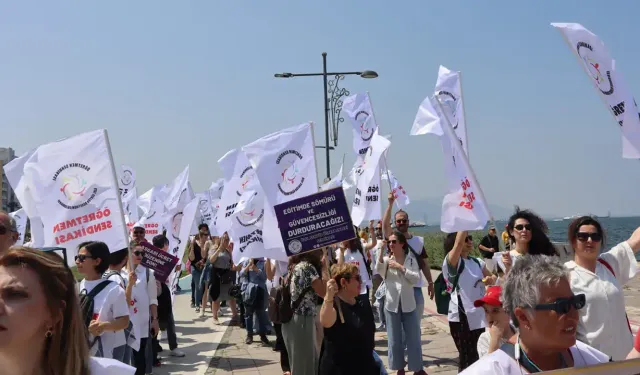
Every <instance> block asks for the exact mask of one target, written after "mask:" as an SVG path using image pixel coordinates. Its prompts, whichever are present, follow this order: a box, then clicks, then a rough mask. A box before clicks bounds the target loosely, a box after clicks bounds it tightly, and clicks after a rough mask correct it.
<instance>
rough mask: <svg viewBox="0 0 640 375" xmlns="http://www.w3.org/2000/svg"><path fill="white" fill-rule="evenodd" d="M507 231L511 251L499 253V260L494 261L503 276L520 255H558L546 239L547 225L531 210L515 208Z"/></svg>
mask: <svg viewBox="0 0 640 375" xmlns="http://www.w3.org/2000/svg"><path fill="white" fill-rule="evenodd" d="M507 230H508V232H509V236H510V237H511V241H512V242H513V246H512V249H511V250H510V251H508V252H507V251H506V252H503V253H501V258H500V259H496V260H497V261H498V264H500V267H501V268H502V270H503V271H504V273H505V274H508V273H509V270H510V269H511V267H513V265H514V264H515V262H516V261H517V260H518V257H520V256H522V255H525V254H531V255H558V253H557V252H556V249H555V247H554V246H553V243H551V240H550V239H549V237H547V232H548V227H547V223H545V222H544V220H543V219H542V218H541V217H540V216H538V215H536V214H535V213H533V211H531V210H520V208H519V207H516V212H515V213H514V214H513V215H511V217H510V218H509V222H508V224H507ZM494 259H495V258H494Z"/></svg>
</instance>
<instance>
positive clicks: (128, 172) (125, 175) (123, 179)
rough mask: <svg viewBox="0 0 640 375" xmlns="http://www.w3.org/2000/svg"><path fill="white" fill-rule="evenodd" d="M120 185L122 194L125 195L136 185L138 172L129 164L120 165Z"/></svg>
mask: <svg viewBox="0 0 640 375" xmlns="http://www.w3.org/2000/svg"><path fill="white" fill-rule="evenodd" d="M118 186H119V188H120V195H121V196H122V197H124V196H125V195H127V194H128V193H129V191H130V190H133V189H134V188H135V187H136V172H135V171H134V170H133V168H131V167H130V166H128V165H123V166H121V167H120V174H119V175H118Z"/></svg>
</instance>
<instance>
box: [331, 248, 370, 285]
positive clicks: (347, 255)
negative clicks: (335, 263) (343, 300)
mask: <svg viewBox="0 0 640 375" xmlns="http://www.w3.org/2000/svg"><path fill="white" fill-rule="evenodd" d="M340 251H341V250H340V249H338V250H336V257H338V256H339V254H340V253H339V252H340ZM338 259H339V258H338ZM344 262H345V263H352V264H355V265H356V266H358V271H359V272H360V277H361V278H362V285H360V294H367V287H369V288H372V287H373V283H372V282H371V278H370V277H369V272H367V266H366V265H365V263H364V262H365V260H364V257H363V256H362V254H360V252H359V251H358V250H351V249H347V250H345V251H344Z"/></svg>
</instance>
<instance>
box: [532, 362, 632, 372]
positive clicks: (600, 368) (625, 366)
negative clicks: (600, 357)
mask: <svg viewBox="0 0 640 375" xmlns="http://www.w3.org/2000/svg"><path fill="white" fill-rule="evenodd" d="M639 373H640V359H630V360H626V361H620V362H609V363H601V364H599V365H593V366H587V367H578V368H565V369H561V370H553V371H545V372H541V373H540V374H544V375H637V374H639Z"/></svg>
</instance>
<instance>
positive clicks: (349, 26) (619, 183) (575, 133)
mask: <svg viewBox="0 0 640 375" xmlns="http://www.w3.org/2000/svg"><path fill="white" fill-rule="evenodd" d="M2 8H3V9H2V12H0V47H1V49H2V61H1V62H0V66H1V67H2V69H1V70H0V77H1V78H0V82H2V84H0V101H1V102H2V103H3V105H2V108H3V110H2V111H0V130H1V133H0V134H2V136H1V139H0V145H1V146H11V147H13V148H14V149H16V151H17V152H18V153H23V152H25V151H27V150H28V149H30V148H33V147H35V146H37V145H39V144H42V143H46V142H49V141H53V140H56V139H59V138H62V137H66V136H70V135H74V134H78V133H81V132H84V131H88V130H92V129H97V128H107V129H108V130H109V134H110V138H111V145H112V149H113V152H114V157H115V161H116V163H118V164H129V165H131V166H133V167H134V168H136V170H137V174H138V184H139V188H140V189H141V190H139V192H140V193H142V192H143V191H144V190H146V189H148V188H150V187H151V186H152V185H153V184H157V183H165V182H169V181H170V180H171V179H172V178H173V177H174V176H175V175H177V174H178V173H179V172H180V171H181V170H182V168H183V167H184V165H185V164H190V165H191V181H192V183H193V185H194V188H195V189H196V190H204V189H205V188H206V187H208V186H209V184H210V183H211V181H213V180H214V179H216V178H218V177H221V173H220V170H219V168H218V166H217V160H218V158H220V157H221V156H222V155H223V154H224V153H225V152H226V151H227V150H229V149H230V148H232V147H240V146H242V145H244V144H246V143H249V142H251V141H252V140H254V139H256V138H259V137H260V136H263V135H266V134H268V133H271V132H274V131H277V130H279V129H281V128H285V127H289V126H293V125H297V124H299V123H302V122H305V121H308V120H313V121H315V122H317V124H318V127H317V130H316V139H317V140H318V144H321V140H323V139H324V133H323V129H322V125H323V121H324V120H323V118H324V117H323V104H322V103H323V102H322V100H323V97H322V95H323V94H322V79H321V78H296V79H275V78H273V74H274V73H277V72H282V71H288V72H317V71H321V69H322V58H321V53H322V52H323V51H326V52H327V53H328V65H329V70H334V71H335V70H363V69H373V70H376V71H377V72H378V73H379V75H380V77H379V78H378V79H375V80H364V79H361V78H359V77H353V76H352V77H348V78H347V79H346V80H345V81H343V85H344V86H345V87H347V88H348V89H349V90H351V92H352V93H356V92H361V91H369V92H370V94H371V98H372V102H373V104H374V108H375V113H376V117H377V122H378V124H379V125H380V127H381V129H382V131H381V132H382V133H384V134H391V135H392V136H393V144H392V151H391V155H390V160H389V164H390V168H391V169H393V170H394V173H395V174H396V176H397V177H398V178H399V179H400V181H401V182H402V183H403V184H404V185H405V187H406V189H407V191H408V193H409V195H410V196H411V197H412V198H414V199H418V198H438V199H440V198H441V197H442V195H443V194H444V189H445V181H444V173H443V165H442V151H441V149H440V145H439V142H438V141H437V139H435V138H433V137H430V136H421V137H410V136H409V135H408V134H409V129H410V128H411V124H412V122H413V119H414V117H415V114H416V111H417V108H418V105H419V104H420V102H421V101H422V100H423V99H424V97H426V96H427V95H428V94H430V93H431V92H432V90H433V86H434V84H435V80H436V76H437V71H438V66H439V65H440V64H442V65H445V66H447V67H448V68H450V69H452V70H459V71H462V74H463V76H462V77H463V78H462V79H463V90H464V99H465V105H466V117H467V127H468V136H469V153H470V159H471V163H472V165H473V167H474V169H475V171H476V175H477V177H478V179H479V181H480V184H481V185H482V187H483V190H484V192H485V196H486V197H487V199H488V200H489V201H490V203H493V204H498V205H501V206H505V207H510V206H511V205H513V204H519V205H521V206H523V207H530V208H533V209H534V210H536V211H539V212H541V213H545V214H557V215H569V214H574V213H588V212H591V213H595V214H604V213H606V211H607V210H611V211H612V213H613V214H614V215H616V214H619V215H630V214H638V213H640V208H639V207H637V205H636V204H635V202H636V201H637V199H636V195H635V194H636V191H637V186H638V184H639V183H640V163H639V162H638V161H635V160H625V159H622V157H621V141H620V131H619V130H618V129H617V127H616V125H615V123H614V121H613V119H612V118H611V116H610V115H609V113H608V112H607V110H606V109H605V107H604V106H603V104H602V103H601V101H600V99H599V98H598V96H597V94H596V92H595V90H594V89H593V87H592V86H591V83H590V82H589V80H588V79H587V77H586V75H585V74H584V73H583V71H582V70H581V68H580V67H579V65H578V64H577V62H576V59H575V58H574V57H573V55H572V53H571V52H570V51H569V49H568V48H567V46H566V45H565V43H564V42H563V40H562V38H561V35H560V33H559V32H558V31H556V30H554V29H553V28H552V27H551V26H550V25H549V23H550V22H578V23H582V24H583V25H584V26H585V27H587V28H588V29H590V30H591V31H593V32H594V33H596V34H597V35H599V36H600V37H601V38H602V39H603V40H604V42H605V44H606V45H607V47H608V49H609V50H610V51H611V53H612V55H613V56H614V58H616V60H617V63H618V64H619V67H620V69H621V70H622V72H623V73H624V76H625V79H626V80H627V82H628V86H629V87H630V88H631V90H632V91H633V92H634V93H635V94H636V95H640V71H639V70H638V69H634V67H635V63H637V61H638V60H639V57H640V51H638V48H637V46H636V44H637V35H639V34H640V24H638V22H637V14H638V12H639V11H640V3H637V2H631V1H628V2H622V1H620V2H614V1H611V2H607V3H603V2H595V1H553V2H551V1H549V2H513V1H490V2H489V1H456V2H453V1H446V2H445V1H440V2H436V1H402V2H393V3H392V2H387V1H378V0H376V1H355V0H350V1H337V0H335V1H322V2H313V3H312V2H308V1H298V2H293V1H288V2H286V1H257V0H256V1H206V2H205V1H200V2H195V1H194V2H186V1H135V2H125V1H109V2H107V1H102V2H81V1H75V2H69V1H56V2H44V1H38V2H34V1H17V2H5V3H4V4H3V7H2ZM351 142H352V136H351V128H350V125H349V124H346V125H344V126H343V128H342V130H341V131H340V140H339V143H340V145H339V147H338V150H337V151H335V152H334V153H333V154H332V156H333V161H332V168H333V170H334V171H337V169H338V167H339V164H340V160H341V159H342V155H343V154H344V153H347V164H349V165H348V167H350V166H351V164H352V163H353V161H354V159H355V158H354V157H353V156H352V154H351ZM318 156H319V158H318V166H319V173H320V175H321V176H322V177H324V175H325V172H324V154H323V153H320V152H319V153H318Z"/></svg>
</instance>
